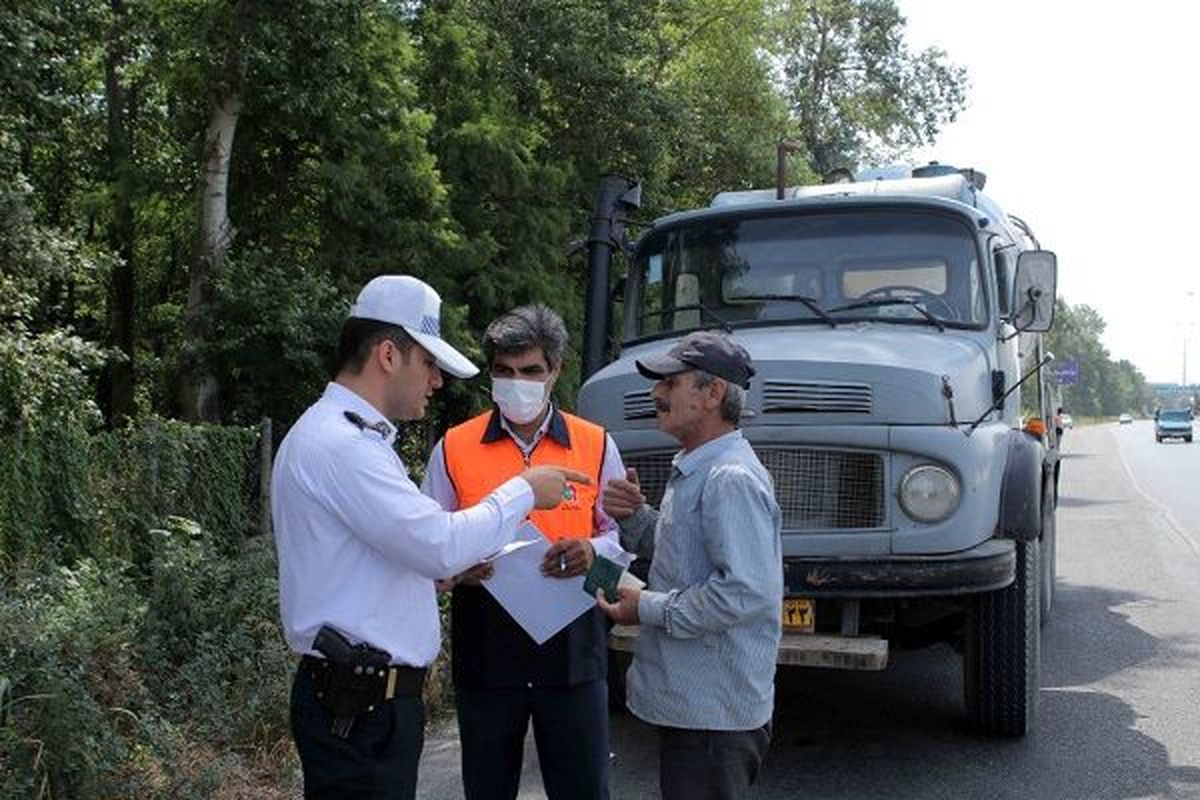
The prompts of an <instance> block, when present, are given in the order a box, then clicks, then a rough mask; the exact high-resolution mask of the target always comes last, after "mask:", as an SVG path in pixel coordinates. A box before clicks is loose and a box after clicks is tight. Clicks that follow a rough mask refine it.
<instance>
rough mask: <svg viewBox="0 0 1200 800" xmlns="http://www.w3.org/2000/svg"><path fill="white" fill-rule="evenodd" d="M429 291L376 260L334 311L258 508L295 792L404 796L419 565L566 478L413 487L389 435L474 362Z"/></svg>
mask: <svg viewBox="0 0 1200 800" xmlns="http://www.w3.org/2000/svg"><path fill="white" fill-rule="evenodd" d="M440 310H441V298H440V297H438V294H437V292H435V291H434V290H433V289H432V288H431V287H429V286H428V285H426V284H425V283H423V282H422V281H420V280H417V279H416V278H412V277H409V276H404V275H385V276H381V277H378V278H375V279H374V280H372V281H371V282H369V283H368V284H367V285H366V286H365V287H363V289H362V291H361V292H360V293H359V295H358V299H357V301H356V302H355V304H354V307H353V308H352V309H351V311H350V317H349V319H347V320H346V322H345V324H344V325H343V326H342V332H341V338H340V341H339V343H338V365H337V370H336V376H335V378H334V380H333V381H332V382H331V383H329V384H328V385H327V386H326V387H325V392H324V394H323V395H322V396H321V398H320V399H319V400H318V401H317V402H316V403H314V404H313V405H312V406H310V407H309V408H308V410H307V411H305V412H304V414H303V415H302V416H301V417H300V419H299V420H297V421H296V424H295V425H293V426H292V428H291V430H290V431H288V434H287V436H286V437H285V438H284V440H283V444H282V445H281V446H280V448H279V453H278V455H277V457H276V459H275V465H274V470H273V474H272V480H271V512H272V515H273V519H274V527H275V542H276V548H277V550H278V553H279V605H280V614H281V616H282V621H283V629H284V635H285V636H286V638H287V642H288V645H289V646H290V647H291V648H292V650H293V651H294V652H295V653H296V654H297V655H299V656H300V657H301V660H300V666H299V669H298V670H297V672H296V678H295V681H294V683H293V685H292V698H291V724H292V735H293V737H294V739H295V742H296V749H297V750H298V751H299V754H300V765H301V767H302V769H303V771H304V795H305V797H307V798H412V797H415V795H416V782H417V763H418V760H419V758H420V755H421V749H422V747H423V744H424V722H425V718H424V706H423V705H422V702H421V690H422V687H423V685H424V680H425V670H426V668H427V667H428V666H429V664H431V663H432V662H433V660H434V658H435V657H436V656H437V654H438V651H439V648H440V645H441V630H440V624H439V620H438V611H437V600H436V598H435V594H434V580H435V579H437V578H440V577H442V576H444V575H453V574H456V573H458V572H461V571H463V570H465V569H466V568H468V567H470V566H472V565H474V564H477V563H479V562H480V561H482V560H483V559H484V558H486V557H488V556H490V555H492V554H494V553H495V552H497V551H498V550H499V549H500V548H501V547H503V546H504V545H506V544H508V543H509V542H510V541H511V540H512V539H513V535H514V533H515V531H516V529H517V527H518V526H519V525H520V524H521V523H522V522H523V521H524V519H525V517H526V516H527V515H528V514H529V512H530V511H532V510H533V509H534V508H543V509H545V508H553V507H555V506H556V505H558V504H559V503H560V502H561V501H562V499H563V497H564V495H565V494H567V484H566V481H567V480H570V481H575V482H578V483H581V484H587V483H589V482H590V481H589V478H588V477H587V476H586V475H583V474H581V473H578V472H574V471H571V470H564V469H562V468H559V467H554V466H541V467H534V468H532V469H528V470H525V471H524V472H522V473H521V474H520V475H518V476H516V477H514V478H512V479H511V480H509V481H506V482H505V483H504V484H502V485H501V486H499V487H497V488H496V489H495V490H494V491H492V492H491V493H489V494H488V495H487V496H485V497H484V498H483V499H482V500H481V501H480V502H479V503H478V504H476V505H473V506H471V507H470V508H465V509H463V510H461V511H455V512H453V513H451V512H447V511H444V510H443V509H442V507H441V506H439V505H438V504H437V503H436V502H435V501H433V500H431V499H430V498H428V497H426V496H425V495H423V494H421V492H420V491H419V490H418V489H417V487H416V486H415V485H414V484H413V482H412V480H411V479H410V478H409V476H408V469H407V468H406V467H405V465H404V463H403V462H402V461H401V460H400V457H399V456H398V455H397V453H396V450H395V448H394V447H393V444H394V441H395V436H396V428H395V421H398V420H415V419H420V418H421V417H422V416H424V414H425V407H426V404H427V403H428V401H429V398H430V397H431V396H432V395H433V392H434V391H435V390H436V389H438V388H440V387H441V385H442V371H443V370H444V371H446V372H449V373H450V374H451V375H454V376H456V377H459V378H468V377H471V376H473V375H475V374H476V373H477V372H478V371H479V370H478V369H476V368H475V366H474V365H472V364H471V362H470V361H468V360H467V359H466V358H465V357H463V356H462V354H460V353H459V352H458V351H457V350H455V349H454V348H453V347H451V346H450V345H449V344H448V343H447V342H446V341H445V340H444V339H442V337H441V326H440Z"/></svg>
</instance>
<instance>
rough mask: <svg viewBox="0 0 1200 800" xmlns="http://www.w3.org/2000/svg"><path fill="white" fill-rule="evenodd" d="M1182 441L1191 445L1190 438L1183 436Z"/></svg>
mask: <svg viewBox="0 0 1200 800" xmlns="http://www.w3.org/2000/svg"><path fill="white" fill-rule="evenodd" d="M1183 440H1184V441H1185V442H1187V443H1188V444H1191V443H1192V437H1190V436H1185V437H1183Z"/></svg>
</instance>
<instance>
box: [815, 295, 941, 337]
mask: <svg viewBox="0 0 1200 800" xmlns="http://www.w3.org/2000/svg"><path fill="white" fill-rule="evenodd" d="M883 306H908V307H909V308H915V309H916V310H917V311H920V312H921V314H922V315H924V317H925V319H927V320H929V321H930V322H932V323H933V324H934V325H937V329H938V330H939V331H944V330H946V323H945V322H943V321H942V320H941V318H940V317H937V316H935V315H933V314H931V313H929V309H927V308H925V306H924V305H922V304H921V302H920V301H918V300H910V299H909V298H907V297H880V298H878V299H877V300H861V301H859V302H857V303H850V304H848V305H844V306H838V307H837V308H831V309H829V313H831V314H832V313H833V312H835V311H853V310H854V309H856V308H881V307H883Z"/></svg>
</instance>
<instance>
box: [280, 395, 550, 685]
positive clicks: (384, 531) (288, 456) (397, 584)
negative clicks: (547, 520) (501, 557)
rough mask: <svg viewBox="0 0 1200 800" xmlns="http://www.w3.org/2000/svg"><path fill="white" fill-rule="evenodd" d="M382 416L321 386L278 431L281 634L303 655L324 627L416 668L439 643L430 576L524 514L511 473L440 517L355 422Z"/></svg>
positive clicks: (510, 528) (526, 493)
mask: <svg viewBox="0 0 1200 800" xmlns="http://www.w3.org/2000/svg"><path fill="white" fill-rule="evenodd" d="M347 411H349V412H352V413H354V414H357V415H359V416H360V417H361V418H362V419H363V420H365V421H366V423H367V424H368V425H371V424H373V423H376V422H378V421H380V420H381V418H382V416H383V415H382V414H381V413H380V412H379V410H378V409H376V408H375V407H374V406H372V405H371V404H370V403H368V402H367V401H366V400H364V399H363V398H362V397H360V396H358V395H357V394H355V393H354V392H352V391H350V390H349V389H347V388H346V387H344V386H342V385H340V384H337V383H330V384H329V385H328V386H327V387H326V388H325V394H324V395H322V397H321V399H320V400H318V401H317V402H316V403H314V404H313V405H312V406H310V407H309V409H308V410H307V411H305V412H304V414H303V415H302V416H301V417H300V419H299V420H297V421H296V424H295V425H294V426H293V427H292V429H291V430H290V431H288V434H287V436H286V437H285V438H284V440H283V444H282V445H281V446H280V448H279V453H278V455H277V456H276V458H275V467H274V470H273V473H272V477H271V513H272V516H273V519H274V525H275V544H276V548H277V550H278V553H279V605H280V614H281V616H282V619H283V629H284V635H285V636H286V637H287V641H288V645H289V646H290V647H291V649H292V650H293V651H294V652H296V653H300V654H303V653H312V652H314V651H313V650H312V641H313V638H314V637H315V636H316V635H317V631H318V630H319V629H320V627H321V626H322V625H330V626H331V627H333V628H336V629H337V630H338V631H340V632H341V633H343V634H345V635H346V636H347V637H348V638H349V639H350V640H351V641H354V642H359V641H365V642H368V643H369V644H371V645H373V646H375V647H379V648H382V649H384V650H387V651H388V652H389V653H391V654H392V662H393V663H396V664H408V665H410V666H416V667H424V666H428V665H429V664H431V663H433V660H434V658H435V657H436V656H437V654H438V650H439V648H440V646H441V627H440V624H439V621H438V611H437V600H436V597H435V592H434V587H433V581H434V579H435V578H440V577H443V576H446V575H454V574H457V573H459V572H462V571H463V570H464V569H466V568H468V567H470V566H472V565H474V564H477V563H479V562H480V561H481V560H482V559H484V558H486V557H488V556H489V555H491V554H493V553H495V552H496V551H497V550H499V549H500V548H501V547H503V546H504V545H505V544H508V543H509V542H510V541H511V540H512V538H513V532H514V531H515V530H516V528H517V526H518V525H520V524H521V522H523V521H524V519H525V517H526V516H528V514H529V512H530V511H532V510H533V507H534V499H533V490H532V489H531V488H530V486H529V484H528V483H526V482H525V481H524V480H522V479H521V478H513V479H512V480H510V481H508V482H506V483H505V484H503V485H502V486H500V487H499V488H497V489H496V491H494V492H492V494H490V495H488V497H487V498H486V499H485V500H484V501H483V502H481V503H479V504H478V505H476V506H473V507H471V508H469V509H466V510H463V511H456V512H454V513H448V512H446V511H445V510H443V509H442V508H441V506H439V505H438V504H437V503H436V502H434V501H433V500H431V499H430V498H428V497H426V496H425V495H423V494H421V493H420V491H419V490H418V489H417V487H416V485H415V484H414V483H413V482H412V480H411V479H410V478H409V477H408V469H407V468H406V467H405V466H404V462H403V461H401V460H400V457H399V456H398V455H397V454H396V451H395V450H394V449H392V441H393V439H394V438H395V430H394V429H393V428H392V427H391V426H390V425H386V423H385V425H386V428H385V430H386V435H384V434H381V433H380V431H378V430H375V429H373V428H371V427H368V428H366V429H361V428H360V427H359V426H358V425H356V424H354V423H353V422H351V421H350V420H349V419H347V417H346V412H347Z"/></svg>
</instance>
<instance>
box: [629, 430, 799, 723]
mask: <svg viewBox="0 0 1200 800" xmlns="http://www.w3.org/2000/svg"><path fill="white" fill-rule="evenodd" d="M781 523H782V517H781V514H780V511H779V506H778V504H777V503H776V502H775V495H774V487H773V484H772V481H771V476H770V475H769V474H768V473H767V471H766V469H765V468H764V467H763V466H762V464H761V462H759V460H758V456H756V455H755V453H754V450H753V449H751V447H750V445H749V443H748V442H746V440H745V439H744V438H743V437H742V434H741V432H740V431H736V430H735V431H732V432H730V433H727V434H725V435H723V436H720V437H718V438H716V439H713V440H712V441H709V442H706V443H705V444H703V445H701V446H700V447H697V448H695V449H694V450H691V451H688V452H684V453H679V454H678V455H676V457H675V460H674V462H673V464H672V471H671V478H670V480H669V481H668V483H667V488H666V492H665V494H664V495H663V500H662V506H661V508H660V510H659V512H658V513H657V514H656V513H655V512H654V511H653V510H652V509H649V508H648V507H643V509H642V510H641V511H639V512H638V513H637V514H635V515H634V516H632V517H630V518H629V519H627V520H625V521H624V522H623V523H622V525H621V528H622V543H623V544H625V546H626V548H627V549H634V550H636V551H638V552H639V554H642V555H647V554H649V551H650V550H651V548H652V551H653V563H652V565H651V567H650V576H649V577H650V580H649V584H648V586H647V588H646V590H645V591H643V592H642V595H641V601H640V603H639V605H638V615H639V617H640V619H641V634H640V635H639V637H638V642H637V649H636V650H635V653H634V659H633V665H632V666H631V667H630V669H629V673H628V677H627V686H628V698H627V701H628V705H629V709H630V711H632V712H633V713H634V714H635V715H637V716H638V717H639V718H641V719H643V720H645V721H646V722H649V723H652V724H655V725H665V726H670V727H677V728H693V729H701V730H750V729H752V728H757V727H759V726H761V725H763V724H765V723H766V722H767V721H768V720H770V718H771V712H772V708H773V706H774V700H775V660H776V657H777V653H778V649H779V639H780V614H781V606H782V598H783V561H782V545H781V542H780V527H781Z"/></svg>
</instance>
